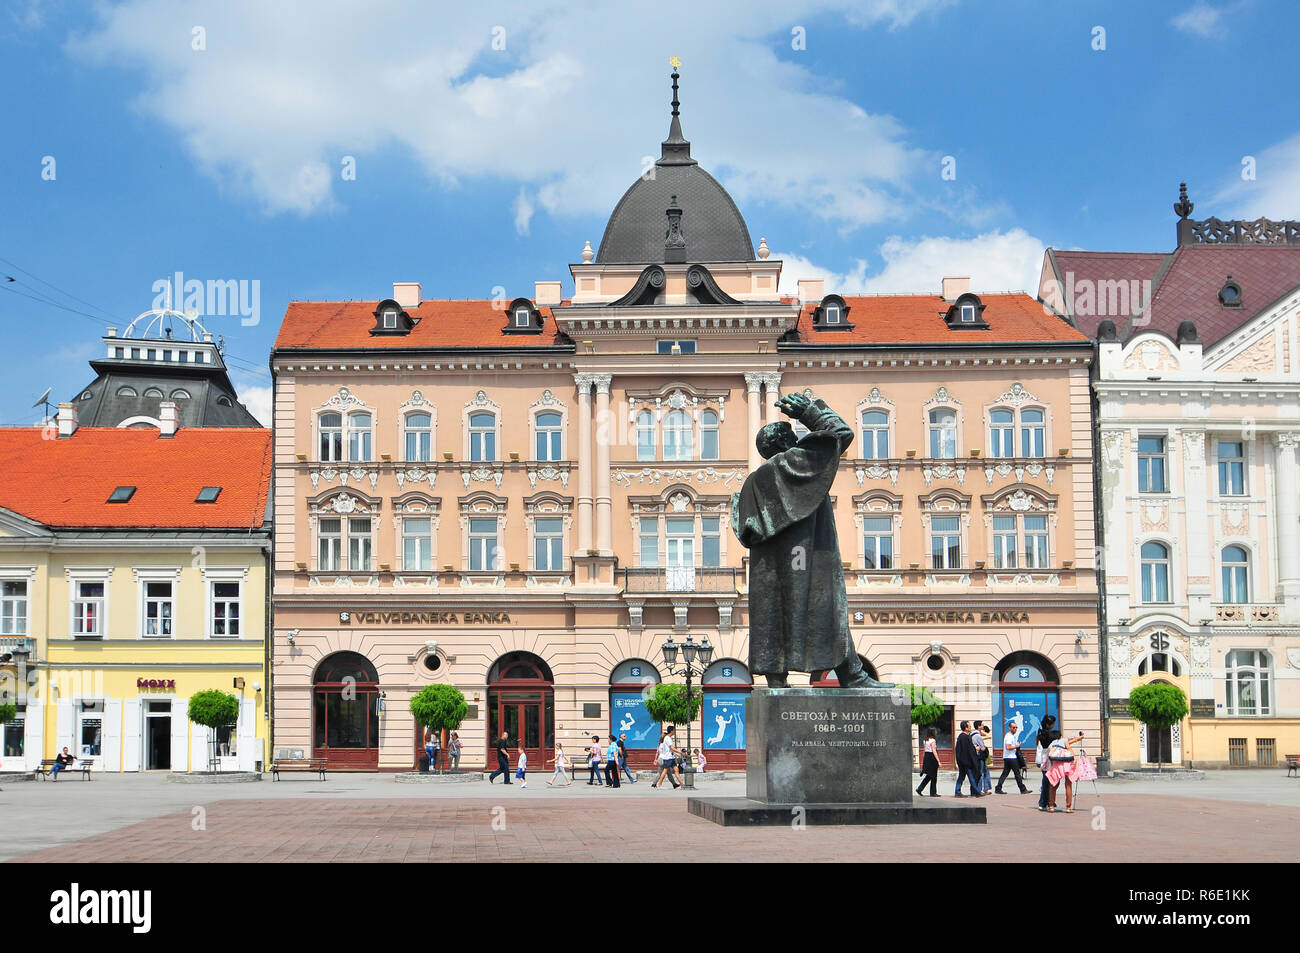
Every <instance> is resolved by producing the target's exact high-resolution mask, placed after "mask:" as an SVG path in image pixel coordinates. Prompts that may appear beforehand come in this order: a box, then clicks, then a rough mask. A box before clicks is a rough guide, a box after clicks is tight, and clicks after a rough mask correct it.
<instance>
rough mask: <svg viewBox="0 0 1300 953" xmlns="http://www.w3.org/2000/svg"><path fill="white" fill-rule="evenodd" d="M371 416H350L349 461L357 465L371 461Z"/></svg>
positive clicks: (362, 414)
mask: <svg viewBox="0 0 1300 953" xmlns="http://www.w3.org/2000/svg"><path fill="white" fill-rule="evenodd" d="M373 420H374V418H373V417H371V416H370V414H367V413H356V414H348V459H349V460H352V461H353V462H356V463H365V462H367V461H369V460H370V449H371V448H370V425H371V423H372V421H373Z"/></svg>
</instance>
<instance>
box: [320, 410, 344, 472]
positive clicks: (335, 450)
mask: <svg viewBox="0 0 1300 953" xmlns="http://www.w3.org/2000/svg"><path fill="white" fill-rule="evenodd" d="M320 459H321V462H322V463H335V462H337V461H339V460H342V459H343V417H342V416H341V415H339V414H321V415H320Z"/></svg>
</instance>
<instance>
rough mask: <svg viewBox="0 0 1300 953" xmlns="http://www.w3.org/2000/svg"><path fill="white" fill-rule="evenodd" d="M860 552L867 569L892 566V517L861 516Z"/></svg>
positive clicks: (889, 567)
mask: <svg viewBox="0 0 1300 953" xmlns="http://www.w3.org/2000/svg"><path fill="white" fill-rule="evenodd" d="M862 553H863V558H864V560H865V565H866V568H867V569H893V568H894V520H893V517H889V516H864V517H863V518H862Z"/></svg>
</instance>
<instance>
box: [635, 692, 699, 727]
mask: <svg viewBox="0 0 1300 953" xmlns="http://www.w3.org/2000/svg"><path fill="white" fill-rule="evenodd" d="M703 704H704V693H703V692H702V691H701V690H700V689H699V688H692V689H691V694H690V696H689V697H688V696H687V694H686V686H685V685H667V684H663V683H660V684H659V685H656V686H655V689H654V691H653V692H651V693H650V695H649V696H647V697H646V700H645V710H646V711H647V712H648V713H649V715H650V717H651V718H653V719H654V720H655V721H657V722H660V723H662V722H668V723H669V724H670V725H688V724H690V723H691V722H693V721H695V716H696V715H698V714H699V713H700V706H701V705H703Z"/></svg>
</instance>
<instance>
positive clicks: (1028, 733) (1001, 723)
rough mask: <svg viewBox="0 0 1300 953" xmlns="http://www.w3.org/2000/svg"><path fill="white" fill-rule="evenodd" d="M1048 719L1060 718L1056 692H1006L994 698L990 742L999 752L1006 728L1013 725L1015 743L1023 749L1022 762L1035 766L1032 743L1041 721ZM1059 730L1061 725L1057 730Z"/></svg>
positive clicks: (1034, 746)
mask: <svg viewBox="0 0 1300 953" xmlns="http://www.w3.org/2000/svg"><path fill="white" fill-rule="evenodd" d="M1048 715H1053V716H1055V717H1057V718H1059V717H1060V715H1059V714H1057V710H1056V692H1044V691H1034V690H1032V689H1031V690H1028V691H1023V692H1021V691H1015V690H1012V691H1009V692H995V693H994V695H993V738H994V743H995V744H996V745H997V746H998V748H999V749H1001V747H1002V740H1003V738H1004V737H1005V736H1006V733H1007V725H1008V724H1009V723H1010V722H1012V721H1015V722H1016V740H1017V741H1019V742H1020V744H1021V745H1022V746H1023V747H1024V749H1025V760H1026V761H1027V762H1028V763H1029V764H1033V763H1034V752H1035V749H1036V743H1035V739H1036V738H1037V737H1038V729H1039V728H1041V727H1042V724H1043V719H1044V718H1046V717H1047V716H1048ZM1057 727H1058V728H1059V727H1060V725H1058V726H1057Z"/></svg>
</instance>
